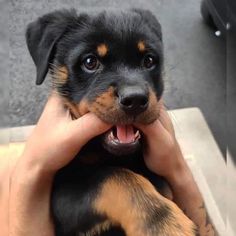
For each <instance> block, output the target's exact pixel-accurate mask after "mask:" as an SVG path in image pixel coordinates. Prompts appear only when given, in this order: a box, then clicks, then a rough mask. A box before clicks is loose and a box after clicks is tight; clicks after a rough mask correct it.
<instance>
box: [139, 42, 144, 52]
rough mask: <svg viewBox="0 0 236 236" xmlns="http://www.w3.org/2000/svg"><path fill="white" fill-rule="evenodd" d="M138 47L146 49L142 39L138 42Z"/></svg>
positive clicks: (140, 49) (141, 49)
mask: <svg viewBox="0 0 236 236" xmlns="http://www.w3.org/2000/svg"><path fill="white" fill-rule="evenodd" d="M138 49H139V51H140V52H144V51H145V50H146V46H145V43H144V41H142V40H141V41H139V42H138Z"/></svg>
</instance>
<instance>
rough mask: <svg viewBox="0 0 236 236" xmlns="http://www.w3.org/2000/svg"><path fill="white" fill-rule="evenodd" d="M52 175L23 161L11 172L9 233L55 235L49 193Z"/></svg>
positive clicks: (29, 235) (16, 234)
mask: <svg viewBox="0 0 236 236" xmlns="http://www.w3.org/2000/svg"><path fill="white" fill-rule="evenodd" d="M52 181H53V175H52V174H48V173H43V172H42V169H41V168H40V167H39V166H32V165H28V163H27V162H21V161H19V163H18V164H17V166H16V169H15V170H14V171H13V173H12V176H11V187H10V205H9V207H10V209H9V210H10V235H11V236H21V235H22V236H23V235H24V236H32V235H34V236H42V235H43V236H53V235H54V228H53V224H52V220H51V215H50V193H51V186H52Z"/></svg>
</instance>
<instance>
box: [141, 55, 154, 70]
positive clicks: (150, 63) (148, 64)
mask: <svg viewBox="0 0 236 236" xmlns="http://www.w3.org/2000/svg"><path fill="white" fill-rule="evenodd" d="M155 65H156V61H155V58H154V57H153V56H151V55H146V56H145V57H144V58H143V63H142V66H143V67H144V68H146V69H152V68H154V67H155Z"/></svg>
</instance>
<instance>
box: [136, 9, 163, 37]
mask: <svg viewBox="0 0 236 236" xmlns="http://www.w3.org/2000/svg"><path fill="white" fill-rule="evenodd" d="M132 10H133V11H134V12H136V13H137V14H139V15H140V16H141V17H142V18H143V19H144V21H145V22H146V24H147V25H148V26H149V27H150V29H151V30H152V31H153V32H154V33H155V34H156V35H157V36H158V37H159V38H160V40H161V41H162V30H161V24H160V23H159V21H158V20H157V18H156V17H155V16H154V15H153V13H152V12H151V11H149V10H143V9H137V8H133V9H132Z"/></svg>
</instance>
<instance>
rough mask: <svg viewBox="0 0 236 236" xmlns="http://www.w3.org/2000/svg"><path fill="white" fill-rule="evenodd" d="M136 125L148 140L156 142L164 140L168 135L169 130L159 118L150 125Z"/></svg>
mask: <svg viewBox="0 0 236 236" xmlns="http://www.w3.org/2000/svg"><path fill="white" fill-rule="evenodd" d="M136 127H137V128H138V129H140V130H141V131H142V132H143V134H144V136H145V137H146V138H147V139H148V140H153V141H154V140H155V142H158V141H160V140H163V137H165V136H166V135H168V131H167V130H166V129H165V128H164V127H163V125H162V123H161V122H160V121H159V120H156V121H154V122H153V123H152V124H150V125H142V124H137V125H136Z"/></svg>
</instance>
